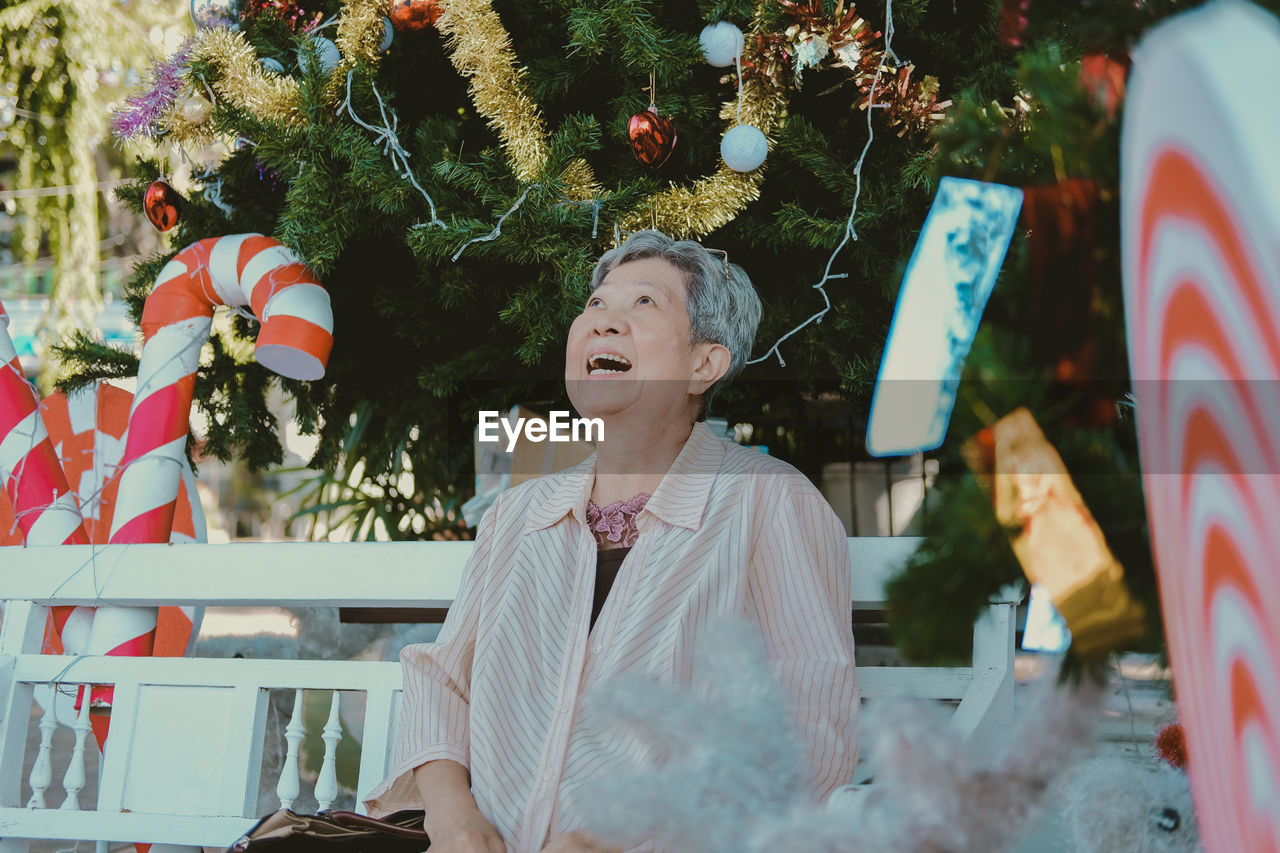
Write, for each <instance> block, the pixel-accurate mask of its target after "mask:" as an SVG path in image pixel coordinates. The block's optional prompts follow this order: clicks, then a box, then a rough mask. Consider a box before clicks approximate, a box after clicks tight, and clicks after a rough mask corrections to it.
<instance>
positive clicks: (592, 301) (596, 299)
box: [587, 296, 604, 308]
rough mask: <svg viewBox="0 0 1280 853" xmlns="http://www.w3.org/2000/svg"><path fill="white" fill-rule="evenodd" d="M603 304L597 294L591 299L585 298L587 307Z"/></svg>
mask: <svg viewBox="0 0 1280 853" xmlns="http://www.w3.org/2000/svg"><path fill="white" fill-rule="evenodd" d="M603 304H604V303H603V302H601V301H600V297H598V296H595V297H592V298H591V299H588V300H587V307H588V308H594V307H596V306H597V305H603Z"/></svg>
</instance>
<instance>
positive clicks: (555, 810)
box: [366, 423, 858, 853]
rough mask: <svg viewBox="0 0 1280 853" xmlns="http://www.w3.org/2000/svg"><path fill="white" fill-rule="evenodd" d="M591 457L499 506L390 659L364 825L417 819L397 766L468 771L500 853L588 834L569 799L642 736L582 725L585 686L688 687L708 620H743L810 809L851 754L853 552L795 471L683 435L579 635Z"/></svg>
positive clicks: (588, 586)
mask: <svg viewBox="0 0 1280 853" xmlns="http://www.w3.org/2000/svg"><path fill="white" fill-rule="evenodd" d="M594 466H595V457H594V456H593V457H590V458H588V459H587V460H585V461H584V462H582V463H579V464H578V465H576V466H574V467H572V468H568V469H566V470H564V471H561V472H558V473H555V474H551V475H548V476H546V477H541V478H539V479H536V480H531V481H529V482H526V483H523V484H521V485H520V486H517V487H516V488H513V489H511V490H510V491H508V492H505V493H503V494H502V495H501V496H499V498H498V500H497V501H496V502H495V503H494V505H493V506H492V507H490V509H489V512H488V513H487V514H486V515H485V517H484V521H483V522H482V523H481V525H480V531H479V536H478V538H477V540H476V548H475V552H474V554H473V556H472V558H471V562H470V563H469V564H468V566H467V569H466V572H465V573H464V576H463V580H462V585H461V588H460V590H459V592H458V597H457V599H456V600H455V602H454V604H453V607H451V608H450V610H449V616H448V618H447V620H446V621H445V624H444V627H443V628H442V629H441V631H440V635H439V638H438V639H437V641H436V642H434V643H428V644H421V645H411V646H407V647H405V649H404V650H403V651H402V652H401V654H400V659H401V662H402V663H403V666H404V698H403V704H402V706H401V713H400V722H399V727H398V732H397V736H396V750H395V759H394V767H393V769H392V772H391V775H390V777H389V778H388V779H386V780H385V781H383V782H382V783H381V784H380V785H379V786H378V787H377V788H375V789H374V790H373V791H371V792H370V793H369V795H368V798H367V799H366V803H367V804H368V806H369V809H370V813H371V814H374V815H381V814H386V813H388V812H391V811H395V810H397V809H404V808H421V807H422V805H421V802H420V801H419V797H418V792H417V788H416V787H415V785H414V781H413V773H412V771H413V769H414V768H415V767H418V766H419V765H421V764H424V763H425V762H427V761H431V760H433V759H439V758H449V759H453V760H454V761H457V762H458V763H460V764H462V765H463V766H465V767H468V768H469V769H470V771H471V785H472V792H473V793H474V795H475V798H476V802H477V804H478V805H479V807H480V810H481V811H482V812H483V813H484V814H485V816H487V817H488V818H489V820H490V821H492V822H493V824H494V826H495V827H496V828H497V830H498V831H499V832H500V833H501V834H502V837H503V839H504V840H505V841H506V844H507V850H508V851H509V853H534V851H537V850H540V849H542V847H543V846H544V844H545V842H546V841H547V839H548V838H549V837H551V836H554V835H558V834H560V833H563V832H569V831H571V830H573V829H577V828H580V827H581V826H583V824H584V822H585V821H584V819H583V814H582V813H581V810H580V808H579V807H578V802H579V797H580V793H581V792H582V791H583V789H584V787H585V786H587V785H589V784H591V783H592V781H593V780H598V779H600V778H602V777H603V776H605V775H607V774H613V773H617V772H626V771H628V770H633V769H635V768H636V767H637V766H638V765H640V764H642V763H644V762H645V761H646V759H647V758H648V757H649V756H648V753H647V752H646V750H645V749H644V748H643V747H642V746H641V745H640V744H639V742H638V741H636V740H634V739H632V738H629V737H628V736H626V735H623V734H619V733H617V732H615V731H613V730H612V729H610V728H609V727H606V726H603V725H598V724H597V722H596V721H595V720H593V719H591V718H590V717H589V715H587V714H584V713H583V712H582V711H581V709H580V706H579V702H578V700H579V697H580V696H581V695H582V693H583V691H585V690H587V689H588V688H590V687H591V686H592V685H593V684H596V683H597V682H600V681H604V680H606V679H609V678H611V677H612V676H615V675H618V674H620V673H624V672H637V671H638V672H641V673H645V674H647V675H649V676H651V677H656V678H659V679H663V680H667V681H671V682H678V683H688V681H689V679H690V674H691V673H690V670H691V666H692V660H691V652H692V645H693V643H694V641H695V639H696V637H697V635H698V632H699V630H700V629H701V628H702V627H703V626H704V625H705V624H706V622H707V621H708V620H709V619H712V618H714V617H716V616H720V615H739V616H746V617H747V618H749V619H751V620H752V621H754V622H755V623H756V624H758V625H759V628H760V631H761V633H762V636H763V638H764V641H765V646H766V650H767V652H768V654H769V656H770V658H771V660H772V662H773V666H774V670H775V672H776V673H777V675H778V678H779V680H780V681H781V683H782V685H783V687H784V689H785V690H786V692H787V693H788V694H789V699H790V701H791V706H792V708H793V709H794V712H795V723H796V729H797V731H798V732H799V733H800V734H801V735H802V737H803V738H804V740H805V741H806V743H807V745H808V749H809V758H810V765H811V773H810V776H809V781H810V784H811V786H812V789H813V791H814V793H815V794H816V795H818V796H825V795H826V794H827V793H829V792H830V791H831V790H832V789H834V788H835V787H837V786H839V785H841V784H844V783H845V782H847V781H849V778H850V777H851V776H852V774H853V771H854V765H855V763H856V761H857V733H856V724H857V715H858V695H857V687H856V685H855V683H854V662H853V633H852V630H851V626H850V617H849V600H850V590H849V552H848V544H847V541H846V538H845V531H844V528H843V526H842V525H841V523H840V520H839V519H838V518H837V517H836V515H835V513H834V512H832V510H831V507H830V506H829V505H828V504H827V502H826V500H825V499H824V498H823V497H822V495H821V494H820V493H819V492H818V490H817V489H815V488H814V487H813V485H812V484H811V483H810V482H809V481H808V479H806V478H805V477H804V475H802V474H801V473H800V472H799V471H797V470H796V469H795V468H793V467H791V466H790V465H788V464H786V463H785V462H782V461H780V460H778V459H774V458H771V457H769V456H767V455H765V454H763V453H760V452H758V451H755V450H751V449H747V448H743V447H739V446H737V445H734V444H730V443H728V442H725V441H722V440H720V439H718V438H716V437H715V436H714V435H713V434H712V433H711V431H710V430H709V429H708V428H707V427H706V425H705V424H701V423H699V424H697V425H696V426H695V427H694V428H693V432H692V434H691V435H690V437H689V440H688V442H686V444H685V446H684V449H683V450H682V451H681V452H680V455H679V457H677V459H676V461H675V463H674V464H673V465H672V468H671V470H670V471H669V472H668V473H667V474H666V476H665V477H664V478H663V480H662V483H661V484H660V485H659V487H658V488H657V490H656V491H655V492H654V494H653V496H652V497H651V498H650V499H649V502H648V504H647V505H646V506H645V508H644V509H643V510H642V511H641V513H640V517H639V521H638V524H639V529H640V533H639V538H638V540H637V542H636V544H635V547H634V548H633V549H632V551H631V553H630V554H628V555H627V558H626V560H625V561H624V563H623V565H622V568H621V570H620V571H619V574H618V578H617V580H616V581H615V583H614V586H613V589H612V591H611V592H610V594H609V597H608V599H607V601H606V602H605V605H604V609H603V610H602V611H601V613H600V616H599V618H598V619H597V621H596V624H595V626H594V627H592V628H590V630H588V619H589V617H590V614H591V605H592V593H593V590H592V584H593V581H594V578H595V569H596V551H597V546H596V540H595V538H594V537H593V536H592V534H591V531H590V530H589V529H588V527H587V525H586V522H585V515H584V513H585V508H586V504H587V498H588V496H589V495H590V491H591V486H592V482H593V477H594V470H595V467H594Z"/></svg>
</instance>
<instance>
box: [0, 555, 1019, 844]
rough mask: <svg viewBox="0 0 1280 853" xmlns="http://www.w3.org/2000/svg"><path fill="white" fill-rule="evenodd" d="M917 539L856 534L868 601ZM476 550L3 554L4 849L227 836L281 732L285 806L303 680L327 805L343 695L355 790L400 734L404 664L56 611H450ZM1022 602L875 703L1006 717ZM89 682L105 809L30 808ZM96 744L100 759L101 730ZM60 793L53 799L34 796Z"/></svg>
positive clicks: (868, 680) (0, 777)
mask: <svg viewBox="0 0 1280 853" xmlns="http://www.w3.org/2000/svg"><path fill="white" fill-rule="evenodd" d="M917 544H918V540H915V539H908V538H870V537H868V538H854V539H850V540H849V547H850V557H851V564H852V575H851V577H852V590H853V595H852V601H851V605H852V608H853V610H854V611H867V610H872V611H874V610H882V609H883V607H884V592H883V590H884V583H885V581H886V580H887V578H889V577H890V576H892V575H893V574H894V573H895V572H896V571H897V569H898V568H899V567H900V566H901V564H902V562H903V560H905V558H906V557H907V556H909V555H910V553H911V552H912V551H913V550H914V549H915V547H916V546H917ZM471 549H472V543H470V542H415V543H362V544H315V543H306V544H303V543H288V544H232V545H181V546H167V545H129V546H107V547H102V546H97V547H91V546H64V547H50V548H38V547H33V548H25V549H19V548H6V549H3V550H2V551H0V591H2V592H0V594H2V595H3V597H4V598H5V599H7V600H6V602H5V605H4V611H3V625H2V626H0V715H2V716H0V838H2V839H4V840H0V853H11V851H16V850H25V849H26V847H25V844H26V842H25V841H23V840H22V839H28V838H50V839H52V838H56V839H68V840H79V839H85V840H114V841H147V842H156V843H171V844H183V843H185V844H206V845H211V846H216V845H226V844H229V843H230V842H231V841H232V840H234V839H235V838H236V837H237V836H238V835H239V834H240V833H241V832H243V831H244V830H245V829H246V828H247V827H248V826H250V825H252V823H253V817H254V816H255V814H256V813H257V811H258V810H259V809H258V804H257V797H258V790H259V786H260V782H261V781H262V780H260V776H261V773H262V770H261V768H262V754H263V748H264V743H265V742H266V740H267V738H276V739H279V738H281V737H282V736H283V738H284V740H285V741H286V742H287V743H288V744H289V747H288V757H286V759H285V760H284V766H283V769H282V771H281V773H280V778H279V779H278V780H267V781H268V782H276V790H277V791H278V792H279V793H280V797H281V799H282V800H284V801H286V802H288V801H290V800H292V799H293V798H296V796H297V790H298V784H299V783H298V776H299V774H298V753H299V749H298V743H299V742H300V741H301V740H302V739H303V736H304V730H305V729H306V728H307V725H306V720H305V719H304V715H303V713H302V707H303V703H302V701H301V700H302V696H303V694H302V691H303V690H307V691H333V693H332V699H331V701H330V704H329V706H328V708H329V713H328V716H327V719H326V721H325V723H324V725H323V731H322V732H321V736H322V739H323V741H324V744H325V746H324V756H323V760H322V761H321V767H320V770H319V774H318V779H317V781H316V782H315V785H314V787H315V792H314V793H315V797H316V799H317V800H318V801H319V802H320V804H321V806H322V807H323V806H324V805H325V804H326V801H331V800H332V799H333V798H334V796H335V795H336V791H337V777H336V773H335V767H336V763H337V762H336V758H337V743H338V740H339V739H340V738H341V736H342V732H343V728H342V725H341V723H340V722H339V718H338V702H339V699H338V697H339V691H341V692H344V693H346V694H347V695H348V696H350V695H351V694H353V693H356V694H361V695H362V696H363V714H362V717H363V731H362V732H359V733H356V739H358V740H359V741H360V744H361V749H360V759H359V769H358V781H357V783H356V786H355V787H356V801H357V802H358V801H359V798H360V797H361V796H362V795H363V794H364V793H365V792H367V791H368V790H370V789H371V788H372V787H373V786H374V785H375V784H376V783H377V782H378V781H379V780H380V779H381V778H382V777H383V775H384V774H385V773H386V771H387V768H388V764H389V758H390V749H391V746H392V744H393V743H394V739H395V730H396V724H397V721H398V712H399V704H400V687H401V683H400V669H399V665H398V664H397V663H394V662H385V661H297V660H244V659H231V660H229V659H212V658H207V659H202V658H180V659H174V658H169V659H165V658H125V657H114V658H109V657H100V656H97V657H80V658H74V657H69V656H50V655H40V654H38V652H39V648H40V642H41V637H42V633H43V629H44V624H45V617H46V613H47V610H46V608H47V607H50V606H53V605H84V606H90V605H94V606H117V607H155V606H160V605H174V604H177V605H205V606H245V607H260V606H283V607H289V608H307V607H325V606H346V607H366V608H381V607H388V608H390V607H394V608H404V607H416V608H447V607H448V606H449V605H450V603H451V602H452V600H453V597H454V594H455V592H456V591H457V588H458V584H459V581H460V579H461V576H462V570H463V567H464V566H465V564H466V561H467V558H468V556H469V555H470V553H471ZM353 567H356V570H355V571H353ZM1013 606H1014V605H1013V602H993V604H992V605H991V607H990V608H989V609H988V612H987V613H986V614H985V615H984V616H983V618H982V619H980V620H979V622H978V624H977V625H976V626H975V634H974V665H973V666H971V667H954V668H936V667H880V668H862V669H860V670H859V673H858V682H859V688H860V690H861V693H862V695H863V698H864V699H866V698H875V697H878V696H885V695H890V694H892V695H906V696H912V697H920V698H930V699H944V700H957V701H959V707H958V709H957V711H956V713H955V715H954V717H953V720H952V724H953V726H954V727H955V730H956V734H957V736H958V737H971V736H974V735H975V734H976V733H980V732H982V731H985V730H994V729H995V728H997V727H999V726H1001V725H1003V724H1004V722H1006V721H1007V719H1008V718H1009V716H1011V713H1012V674H1013V668H1012V644H1013ZM88 684H113V685H115V696H114V704H113V707H112V723H111V736H110V737H109V738H108V740H107V746H106V754H105V755H104V756H103V757H102V760H101V773H100V777H99V783H98V786H97V789H98V795H97V803H96V807H92V806H91V805H89V804H79V803H77V802H75V799H76V798H75V797H74V796H69V797H67V798H66V799H65V800H64V801H63V802H62V803H61V804H55V803H53V802H46V803H43V804H41V803H39V802H37V803H35V805H37V806H38V807H37V808H34V809H33V808H29V807H28V806H29V805H31V804H32V799H33V797H34V799H36V800H40V799H50V800H51V799H54V796H53V795H54V793H56V788H57V785H56V784H51V782H56V781H57V780H63V782H64V784H63V787H64V788H65V789H66V790H68V791H71V790H73V789H75V790H78V789H79V788H82V787H83V786H84V783H83V782H80V781H79V776H78V775H77V774H78V773H82V771H78V770H77V767H76V764H77V763H79V765H80V767H83V765H84V760H83V756H82V755H81V750H80V749H79V746H80V745H82V744H84V743H85V741H86V736H87V733H88V730H89V722H88V720H87V718H85V717H84V715H83V714H82V715H81V718H80V719H79V720H77V721H76V724H75V726H73V731H72V733H71V735H72V736H73V737H74V739H75V741H74V742H75V744H76V748H75V749H73V751H72V754H71V757H70V759H69V761H68V762H67V765H66V767H65V768H64V767H61V766H59V767H54V766H53V762H52V761H51V760H50V756H51V754H52V752H53V751H52V750H49V749H48V748H47V747H48V745H49V743H50V741H51V739H52V734H53V732H54V730H56V728H57V722H56V720H54V718H53V715H52V714H51V713H44V714H43V716H41V711H40V705H39V704H37V702H36V699H37V698H38V697H39V695H40V693H41V691H46V692H47V691H48V690H49V687H48V685H61V686H62V689H63V690H68V689H74V688H76V687H78V686H79V685H88ZM271 689H276V690H279V689H286V690H292V691H296V692H295V696H294V703H293V719H292V720H291V722H290V723H289V725H288V726H287V727H286V731H285V732H283V733H281V732H267V731H266V725H267V701H268V690H271ZM325 698H326V699H328V698H329V697H325ZM33 713H34V714H35V715H36V716H37V717H39V718H40V723H41V726H40V737H39V743H38V744H36V745H34V746H33V747H32V748H33V749H34V751H35V752H36V753H37V755H36V757H35V760H34V764H33V766H32V769H31V770H30V771H29V772H26V771H25V768H24V761H23V758H24V753H26V752H27V751H28V728H29V721H30V720H31V719H32V715H33ZM322 716H323V714H322ZM316 726H317V724H316V723H314V722H313V723H312V726H311V727H312V728H313V729H314V728H316ZM87 739H88V741H89V744H90V745H89V747H88V751H89V752H90V753H91V752H92V750H93V747H92V737H91V736H89V737H88V738H87ZM27 757H28V760H30V758H31V756H30V755H28V756H27ZM49 788H53V789H54V790H53V791H51V792H50V795H49V797H48V798H44V797H43V796H40V797H36V796H35V794H36V793H37V791H38V790H39V792H40V793H41V794H43V790H44V789H49ZM77 806H79V807H81V808H82V810H77V808H76V807H77Z"/></svg>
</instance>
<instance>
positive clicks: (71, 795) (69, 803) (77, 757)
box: [61, 684, 92, 811]
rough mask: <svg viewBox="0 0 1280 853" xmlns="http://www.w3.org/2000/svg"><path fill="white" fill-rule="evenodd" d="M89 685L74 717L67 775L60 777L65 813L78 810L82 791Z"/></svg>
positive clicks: (86, 686) (87, 725)
mask: <svg viewBox="0 0 1280 853" xmlns="http://www.w3.org/2000/svg"><path fill="white" fill-rule="evenodd" d="M90 689H91V688H90V686H89V685H87V684H86V685H85V687H84V692H85V696H84V701H83V702H81V703H80V713H79V715H78V716H77V717H76V724H75V733H76V745H75V746H74V747H73V748H72V750H71V760H70V761H69V762H67V773H66V775H65V776H63V777H62V787H63V788H65V789H66V791H67V798H66V799H65V800H63V801H62V806H61V807H62V808H64V809H66V810H67V811H79V810H80V792H81V791H82V790H84V739H85V737H87V736H88V734H89V730H90V729H91V728H92V726H91V725H90V724H89V695H88V694H89V690H90Z"/></svg>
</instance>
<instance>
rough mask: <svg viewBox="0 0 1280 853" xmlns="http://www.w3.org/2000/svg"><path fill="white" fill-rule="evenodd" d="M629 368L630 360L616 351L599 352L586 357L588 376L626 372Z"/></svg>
mask: <svg viewBox="0 0 1280 853" xmlns="http://www.w3.org/2000/svg"><path fill="white" fill-rule="evenodd" d="M630 369H631V362H630V361H628V360H627V359H626V358H625V357H624V356H621V355H618V354H617V353H616V352H600V353H596V354H595V355H593V356H591V358H589V359H587V375H588V376H605V375H608V374H611V373H626V372H627V371H628V370H630Z"/></svg>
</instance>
